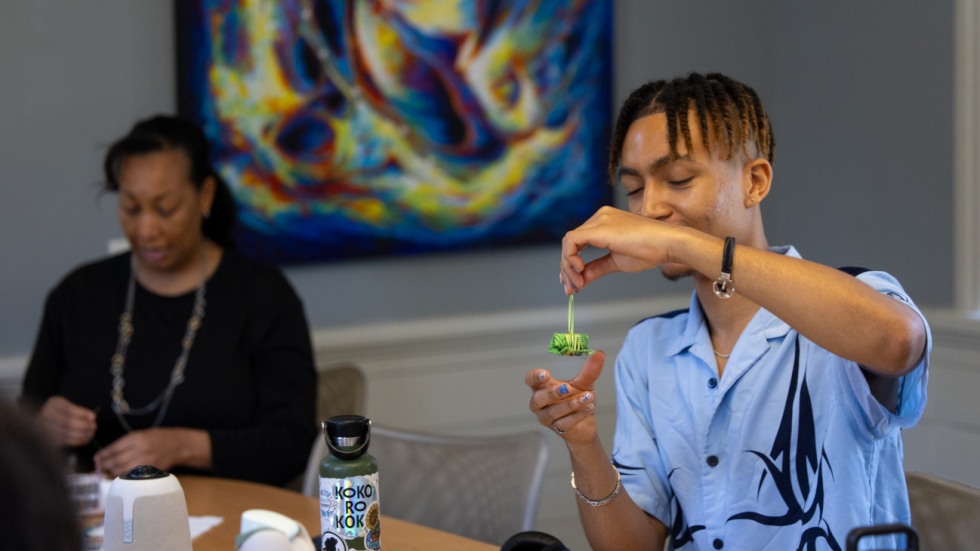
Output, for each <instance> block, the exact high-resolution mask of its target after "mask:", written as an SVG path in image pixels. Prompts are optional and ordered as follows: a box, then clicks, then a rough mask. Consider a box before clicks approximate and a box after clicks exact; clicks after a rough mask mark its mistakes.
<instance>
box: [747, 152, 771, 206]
mask: <svg viewBox="0 0 980 551" xmlns="http://www.w3.org/2000/svg"><path fill="white" fill-rule="evenodd" d="M742 180H743V182H745V185H746V189H745V206H746V207H752V206H754V205H757V204H759V203H761V202H762V200H763V199H765V198H766V196H767V195H769V186H770V185H771V184H772V165H771V164H770V163H769V161H767V160H766V159H761V158H758V159H752V160H751V161H749V162H747V163H745V166H744V167H743V168H742Z"/></svg>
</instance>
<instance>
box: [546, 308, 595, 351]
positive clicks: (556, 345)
mask: <svg viewBox="0 0 980 551" xmlns="http://www.w3.org/2000/svg"><path fill="white" fill-rule="evenodd" d="M574 301H575V295H568V333H555V334H554V335H552V336H551V344H549V345H548V352H551V353H552V354H557V355H559V356H581V355H582V354H592V353H593V352H595V350H592V349H591V348H589V336H588V335H586V334H585V333H576V332H575V314H574V311H573V310H572V305H573V303H574Z"/></svg>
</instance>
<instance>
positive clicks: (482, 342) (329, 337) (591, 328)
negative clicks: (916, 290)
mask: <svg viewBox="0 0 980 551" xmlns="http://www.w3.org/2000/svg"><path fill="white" fill-rule="evenodd" d="M687 303H688V296H686V295H685V296H672V297H663V298H659V299H652V300H647V301H630V302H612V303H604V304H599V305H596V304H589V303H588V300H587V298H580V299H579V302H578V306H577V307H576V309H575V312H576V316H575V320H576V323H575V326H576V330H577V331H579V332H583V333H588V334H589V335H590V336H591V344H592V347H593V348H600V349H603V350H605V351H606V352H607V354H608V355H609V359H608V361H607V368H609V369H610V371H611V366H612V360H613V358H614V357H615V355H616V353H617V352H618V351H619V347H620V345H621V343H622V339H623V336H624V335H625V333H626V331H627V330H628V329H629V328H630V327H631V326H632V325H633V324H634V323H635V322H636V321H638V320H640V319H642V318H644V317H647V316H649V315H654V314H658V313H662V312H666V311H670V310H673V309H676V308H682V307H686V306H687ZM927 316H928V317H929V319H930V323H931V325H932V329H933V337H934V348H933V355H932V364H931V373H930V381H929V404H928V407H927V408H926V413H925V416H924V417H923V419H922V421H921V422H920V423H919V425H918V426H916V427H915V428H913V429H911V430H909V431H907V432H906V433H905V449H906V467H907V468H908V469H914V470H919V471H925V472H929V473H933V474H936V475H939V476H943V477H946V478H951V479H954V480H959V481H961V482H965V483H968V484H972V485H975V486H980V468H978V467H977V465H978V464H980V320H975V319H968V318H967V317H965V316H963V315H960V314H955V313H949V312H938V311H937V312H927ZM565 319H566V309H565V306H564V304H562V305H560V306H556V307H554V308H549V309H541V310H534V311H518V312H509V313H500V314H492V315H481V316H474V317H465V318H438V319H431V320H419V321H414V322H399V323H391V324H377V325H371V326H358V327H348V328H339V329H328V330H317V331H314V333H313V342H314V348H315V350H316V356H317V364H318V366H319V367H320V368H323V367H326V366H328V365H330V364H333V363H337V362H354V363H356V364H358V365H359V366H360V367H361V368H362V369H363V370H364V372H365V374H366V376H367V379H368V403H367V414H368V416H369V417H370V418H371V419H372V420H373V421H374V422H376V423H381V424H385V425H392V426H400V427H406V428H415V429H422V430H428V431H433V432H444V433H452V434H491V433H496V432H508V431H513V430H519V429H526V428H530V427H535V428H536V427H538V425H537V424H536V422H535V420H534V418H533V417H532V416H531V414H530V413H529V412H528V409H527V402H528V397H529V394H528V391H527V389H526V387H525V386H524V383H523V379H524V374H525V373H526V372H527V371H528V370H530V369H532V368H536V367H543V368H547V369H550V370H552V371H553V372H554V373H555V375H556V376H557V377H561V378H566V377H570V376H572V375H573V374H574V373H575V372H577V370H578V368H579V366H580V364H581V360H578V359H570V358H561V357H557V356H553V355H551V354H548V353H547V347H548V342H549V340H550V338H551V334H552V333H553V332H557V331H564V325H565ZM25 362H26V359H25V358H23V357H17V358H0V400H11V399H13V398H14V397H15V396H16V395H17V394H18V393H19V388H20V381H21V377H22V373H23V367H24V365H25ZM596 394H597V396H598V403H599V405H598V410H597V416H598V419H599V426H600V435H601V437H602V439H603V442H604V443H605V445H606V447H607V449H608V448H609V447H610V445H611V443H612V433H613V428H614V418H615V406H614V390H613V385H612V377H611V376H608V375H607V376H604V377H602V378H601V379H600V381H599V386H598V388H597V392H596ZM542 430H544V429H542ZM551 441H552V447H551V458H550V467H549V470H548V476H547V479H546V482H545V488H544V493H543V495H542V500H541V510H540V514H539V517H538V526H537V529H539V530H542V531H545V532H549V533H552V534H555V535H557V536H559V537H560V538H561V539H562V540H564V541H565V543H566V544H567V545H568V546H569V547H570V548H572V549H587V548H588V545H587V543H586V542H585V537H584V534H583V532H582V529H581V527H580V526H579V522H578V518H577V513H576V509H575V502H574V498H573V496H572V493H571V489H570V488H569V485H568V474H569V463H568V457H567V454H566V452H565V449H564V446H562V445H561V443H560V441H559V440H558V438H557V437H555V438H553V439H552V440H551Z"/></svg>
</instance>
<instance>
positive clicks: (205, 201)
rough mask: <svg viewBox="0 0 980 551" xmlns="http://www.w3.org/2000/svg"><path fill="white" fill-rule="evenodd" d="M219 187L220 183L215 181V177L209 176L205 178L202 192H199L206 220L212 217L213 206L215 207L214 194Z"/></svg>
mask: <svg viewBox="0 0 980 551" xmlns="http://www.w3.org/2000/svg"><path fill="white" fill-rule="evenodd" d="M217 187H218V182H217V181H215V179H214V176H208V177H207V178H205V180H204V184H203V185H202V186H201V189H200V191H198V197H199V198H200V201H201V212H202V213H204V217H205V218H207V217H208V216H211V206H212V205H214V194H215V190H216V188H217Z"/></svg>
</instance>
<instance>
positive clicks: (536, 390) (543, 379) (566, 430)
mask: <svg viewBox="0 0 980 551" xmlns="http://www.w3.org/2000/svg"><path fill="white" fill-rule="evenodd" d="M605 360H606V354H605V352H602V351H601V350H600V351H597V352H596V353H595V354H593V355H591V356H589V359H588V360H586V361H585V364H584V365H583V366H582V370H581V371H579V373H578V375H576V376H575V377H573V378H572V379H570V380H568V381H559V380H556V379H552V378H551V374H550V373H549V372H548V371H547V370H544V369H533V370H531V371H529V372H528V373H527V375H525V376H524V383H525V384H526V385H527V386H528V387H530V389H531V403H530V409H531V412H532V413H534V414H535V415H536V416H537V417H538V422H539V423H541V424H542V425H544V426H546V427H548V428H549V429H552V430H554V431H555V432H557V433H558V434H559V435H560V436H561V437H562V438H564V439H565V441H566V442H576V443H589V442H592V441H594V440H595V439H596V423H595V382H596V380H598V379H599V375H601V374H602V366H603V364H604V363H605Z"/></svg>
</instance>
